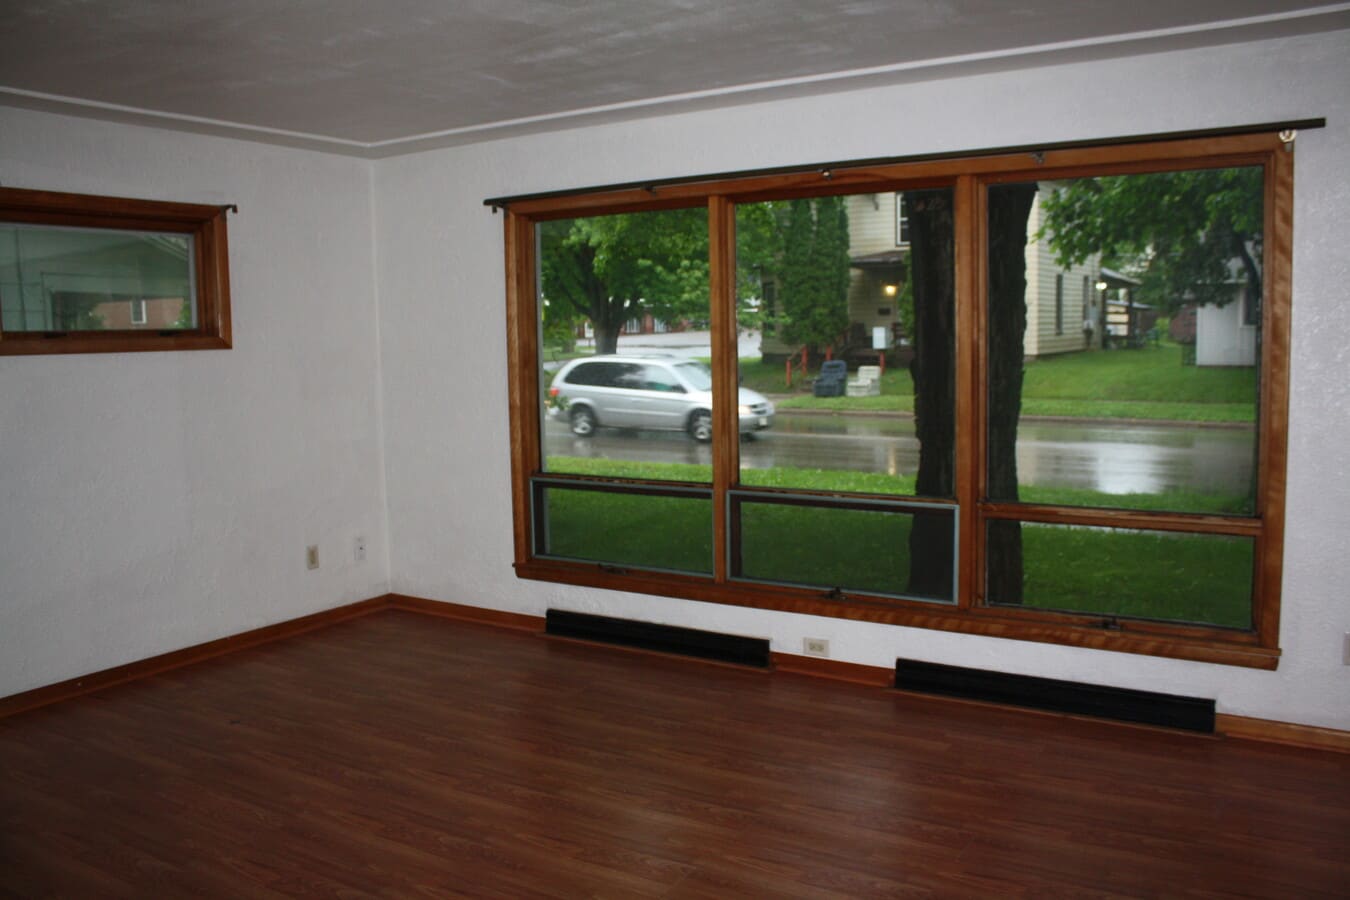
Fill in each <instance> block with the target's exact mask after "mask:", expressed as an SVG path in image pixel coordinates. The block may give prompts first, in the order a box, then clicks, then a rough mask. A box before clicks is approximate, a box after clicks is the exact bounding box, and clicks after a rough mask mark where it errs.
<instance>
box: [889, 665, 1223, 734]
mask: <svg viewBox="0 0 1350 900" xmlns="http://www.w3.org/2000/svg"><path fill="white" fill-rule="evenodd" d="M895 686H896V688H898V689H900V690H904V691H917V692H920V693H924V694H938V695H941V696H944V697H959V698H962V699H966V700H983V701H985V702H988V703H1002V704H1007V705H1010V706H1022V707H1028V708H1031V709H1042V710H1048V711H1051V712H1061V713H1072V714H1074V715H1080V716H1095V717H1097V718H1102V719H1115V720H1117V721H1121V722H1135V723H1138V724H1144V725H1158V726H1161V727H1164V728H1180V729H1183V730H1186V731H1199V732H1203V733H1206V734H1213V733H1214V701H1213V700H1206V699H1204V698H1202V697H1182V696H1178V695H1176V694H1158V693H1154V692H1152V691H1136V690H1131V689H1129V688H1116V687H1103V686H1101V685H1095V684H1082V683H1080V682H1076V681H1060V680H1058V679H1054V678H1037V677H1034V676H1031V675H1010V674H1007V673H1004V672H992V671H988V670H985V669H966V668H962V667H960V666H945V665H939V664H937V663H927V662H919V661H917V660H910V659H897V660H896V661H895Z"/></svg>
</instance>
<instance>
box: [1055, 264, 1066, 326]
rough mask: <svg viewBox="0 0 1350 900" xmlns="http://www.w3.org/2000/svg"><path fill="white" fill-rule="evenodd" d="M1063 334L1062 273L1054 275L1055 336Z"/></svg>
mask: <svg viewBox="0 0 1350 900" xmlns="http://www.w3.org/2000/svg"><path fill="white" fill-rule="evenodd" d="M1063 333H1064V273H1063V272H1059V273H1057V274H1056V275H1055V334H1063Z"/></svg>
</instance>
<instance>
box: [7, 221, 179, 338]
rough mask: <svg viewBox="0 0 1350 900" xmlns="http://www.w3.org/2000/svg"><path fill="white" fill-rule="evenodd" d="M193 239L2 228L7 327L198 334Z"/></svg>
mask: <svg viewBox="0 0 1350 900" xmlns="http://www.w3.org/2000/svg"><path fill="white" fill-rule="evenodd" d="M193 274H194V269H193V259H192V238H191V236H189V235H185V234H173V233H159V232H144V231H122V230H118V229H94V228H65V227H52V226H46V225H20V224H0V328H3V329H4V330H5V331H11V332H18V331H113V330H116V331H127V330H142V329H145V330H153V331H164V330H171V329H190V328H194V327H196V322H195V314H196V303H195V292H194V287H195V286H194V283H193Z"/></svg>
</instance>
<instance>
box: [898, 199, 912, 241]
mask: <svg viewBox="0 0 1350 900" xmlns="http://www.w3.org/2000/svg"><path fill="white" fill-rule="evenodd" d="M895 246H897V247H907V246H909V213H908V211H907V210H906V209H905V195H904V194H901V193H897V194H896V195H895Z"/></svg>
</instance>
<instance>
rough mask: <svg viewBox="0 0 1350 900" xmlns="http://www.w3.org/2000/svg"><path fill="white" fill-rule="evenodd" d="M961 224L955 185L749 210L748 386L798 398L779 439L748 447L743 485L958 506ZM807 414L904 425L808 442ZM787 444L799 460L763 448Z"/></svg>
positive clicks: (742, 211)
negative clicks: (862, 414)
mask: <svg viewBox="0 0 1350 900" xmlns="http://www.w3.org/2000/svg"><path fill="white" fill-rule="evenodd" d="M952 215H953V210H952V192H951V190H950V189H947V188H943V189H935V190H921V191H902V192H893V191H887V192H881V193H869V194H854V195H848V196H831V197H815V198H800V199H795V200H783V201H768V202H762V203H747V204H741V205H739V206H738V207H737V209H736V252H737V291H738V298H739V299H738V303H737V314H738V328H739V330H740V332H741V333H742V334H750V335H756V334H757V335H758V338H759V339H758V342H757V344H756V342H754V341H753V340H752V341H743V342H742V346H743V348H745V349H744V350H743V352H742V353H741V354H740V360H739V371H740V377H741V380H742V383H743V384H744V385H746V386H749V387H753V388H755V389H757V390H759V391H762V392H765V393H769V392H772V393H776V394H781V395H785V399H784V400H783V401H781V402H780V403H779V408H778V418H777V420H776V421H775V423H774V426H773V428H772V429H771V430H769V431H767V432H765V433H763V434H756V435H753V436H751V438H750V440H747V437H746V436H745V435H743V436H742V440H741V472H740V479H741V483H742V484H745V485H755V486H772V487H794V488H806V489H812V490H824V491H832V492H860V493H881V494H899V495H911V496H913V495H918V496H923V497H938V498H950V497H951V496H952V495H953V474H952V473H953V459H954V446H955V426H954V415H955V401H954V390H955V367H954V354H955V328H954V319H955V287H954V285H955V263H954V257H953V247H954V244H953V234H954V230H953V219H952ZM836 369H838V370H839V371H835V370H836ZM799 409H801V410H813V411H832V412H840V411H844V410H848V411H851V412H858V411H867V412H869V413H870V414H871V415H873V416H874V417H880V418H885V419H889V420H893V421H894V422H895V427H889V426H888V427H887V428H885V429H876V428H873V429H872V430H871V431H870V432H869V433H866V434H864V433H863V432H866V431H867V430H868V429H867V425H866V423H860V426H861V427H860V430H859V433H857V434H854V433H852V430H851V429H846V430H848V431H849V433H847V434H845V435H843V436H842V437H843V439H841V440H831V439H828V438H826V437H825V436H824V435H823V434H821V435H819V437H817V438H814V439H805V438H803V437H797V435H806V434H810V433H812V432H813V431H814V429H813V428H812V427H809V426H808V425H807V424H806V423H805V416H804V415H803V414H802V413H798V412H796V410H799ZM786 434H792V435H794V437H793V438H792V439H791V443H792V444H793V450H792V451H791V452H790V453H788V452H785V453H782V454H774V453H772V452H771V450H766V449H765V448H764V447H762V446H760V445H761V444H770V445H772V444H775V443H778V442H779V438H780V436H783V435H786ZM785 443H786V442H785Z"/></svg>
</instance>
